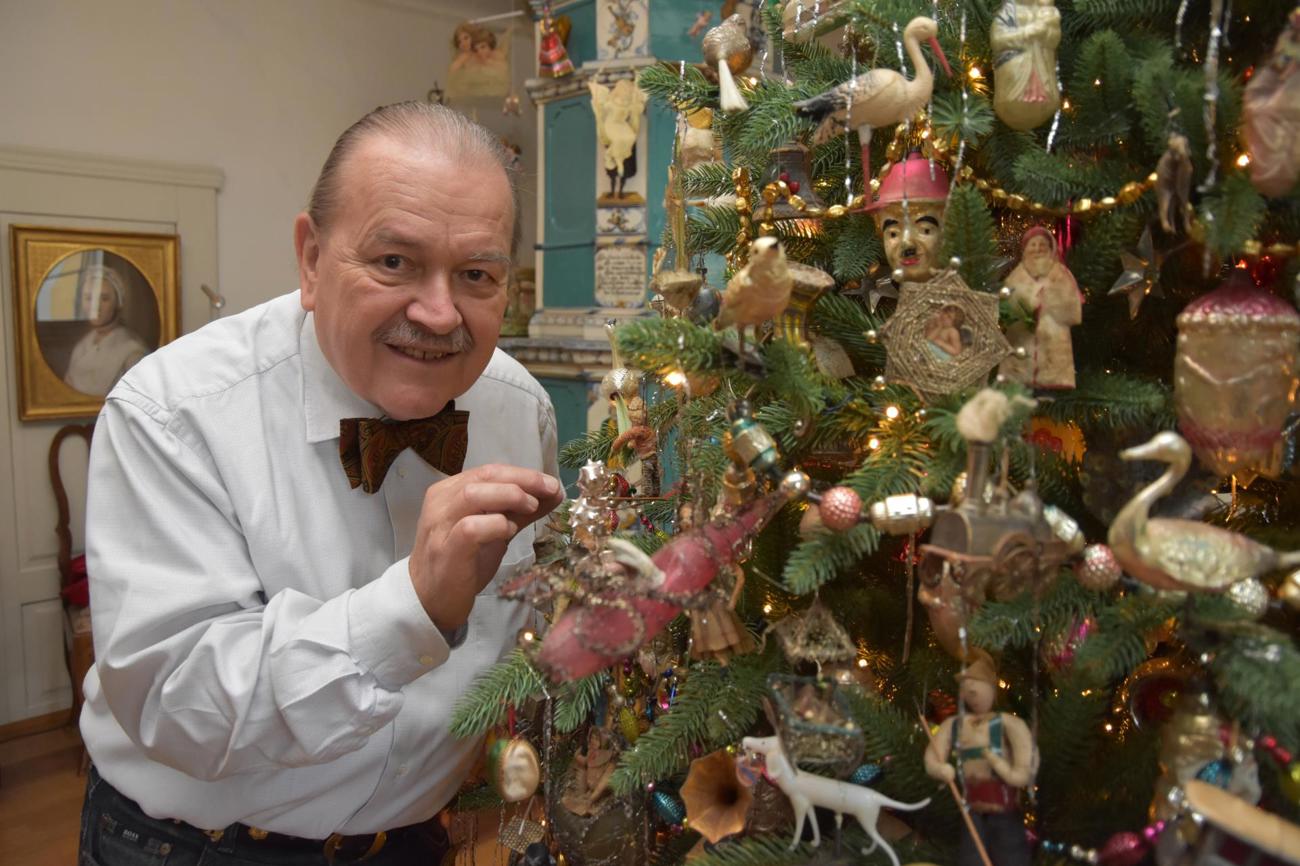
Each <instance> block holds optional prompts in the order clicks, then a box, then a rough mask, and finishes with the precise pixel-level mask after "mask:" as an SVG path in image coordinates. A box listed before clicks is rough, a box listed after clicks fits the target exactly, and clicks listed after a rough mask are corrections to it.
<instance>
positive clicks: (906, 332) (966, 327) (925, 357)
mask: <svg viewBox="0 0 1300 866" xmlns="http://www.w3.org/2000/svg"><path fill="white" fill-rule="evenodd" d="M901 296H902V297H901V299H900V300H899V302H898V309H897V310H895V311H894V315H892V316H890V318H889V321H887V322H885V324H884V325H883V326H882V327H881V329H880V340H881V342H882V343H883V344H884V346H885V378H886V379H887V380H888V381H890V382H897V383H900V384H903V385H908V386H910V387H911V388H912V390H914V391H916V393H917V394H918V395H919V396H920V397H921V399H922V400H924V401H926V402H930V401H933V400H935V399H936V398H938V397H942V396H944V395H946V394H952V393H955V392H957V391H961V390H964V389H966V388H970V387H973V386H975V385H979V384H982V383H983V382H984V381H985V380H986V379H987V378H988V375H989V372H990V371H992V370H993V368H994V367H996V366H997V365H998V364H999V363H1000V362H1001V361H1002V360H1003V359H1004V358H1006V357H1007V356H1008V355H1010V354H1011V345H1010V344H1009V343H1008V342H1007V338H1006V337H1005V336H1003V334H1002V330H1001V329H1000V328H999V327H998V298H997V296H996V295H991V294H988V293H986V292H976V291H974V290H972V289H971V288H970V286H968V285H966V282H965V281H964V280H962V278H961V277H960V276H959V275H958V274H957V272H956V271H955V270H951V269H950V270H947V271H944V272H943V273H942V274H940V275H938V276H937V277H935V278H934V279H932V280H929V281H928V282H924V283H910V282H909V283H904V284H903V288H902V292H901Z"/></svg>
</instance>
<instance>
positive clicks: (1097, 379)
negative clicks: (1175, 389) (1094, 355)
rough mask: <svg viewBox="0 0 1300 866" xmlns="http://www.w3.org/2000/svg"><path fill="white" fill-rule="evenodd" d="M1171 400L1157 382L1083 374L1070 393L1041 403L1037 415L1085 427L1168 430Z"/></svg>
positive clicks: (1116, 374) (1170, 422)
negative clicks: (1165, 428)
mask: <svg viewBox="0 0 1300 866" xmlns="http://www.w3.org/2000/svg"><path fill="white" fill-rule="evenodd" d="M1172 398H1173V395H1172V394H1170V392H1169V391H1168V389H1167V388H1166V387H1165V386H1164V385H1163V384H1162V383H1159V382H1153V381H1150V380H1145V379H1138V378H1135V377H1133V376H1127V375H1124V374H1122V373H1085V374H1083V375H1081V376H1080V377H1079V381H1078V387H1076V388H1075V389H1074V390H1073V391H1061V392H1059V393H1057V394H1056V395H1054V396H1053V398H1052V399H1051V400H1050V401H1044V402H1043V403H1041V404H1040V405H1039V407H1038V414H1040V415H1043V416H1045V417H1047V418H1051V419H1052V420H1054V421H1060V422H1066V421H1073V422H1075V423H1077V424H1079V425H1081V426H1083V427H1084V428H1088V427H1103V428H1109V429H1112V430H1122V429H1124V428H1127V427H1139V426H1152V427H1171V426H1173V424H1174V420H1175V419H1174V413H1173V403H1172Z"/></svg>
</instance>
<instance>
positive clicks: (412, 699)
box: [81, 292, 558, 839]
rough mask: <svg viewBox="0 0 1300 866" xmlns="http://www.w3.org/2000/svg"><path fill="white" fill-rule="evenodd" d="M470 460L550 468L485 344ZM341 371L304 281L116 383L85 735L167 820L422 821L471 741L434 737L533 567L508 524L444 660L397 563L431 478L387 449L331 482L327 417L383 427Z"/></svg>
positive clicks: (515, 389) (541, 421)
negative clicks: (380, 465)
mask: <svg viewBox="0 0 1300 866" xmlns="http://www.w3.org/2000/svg"><path fill="white" fill-rule="evenodd" d="M456 408H457V409H467V410H469V412H470V421H469V449H468V453H467V455H466V459H465V466H466V468H468V467H472V466H476V465H480V464H484V463H509V464H514V465H517V466H525V467H530V468H534V469H540V470H543V471H545V472H548V473H550V474H552V475H557V474H558V472H557V466H556V457H555V453H556V452H555V450H556V432H555V416H554V410H553V409H552V407H551V403H550V400H549V399H548V398H547V396H546V393H545V391H543V390H542V388H541V386H540V385H538V383H537V382H536V380H534V379H533V378H532V376H530V375H529V374H528V372H527V371H525V370H524V368H523V367H522V366H520V365H519V364H518V363H517V362H515V361H514V360H512V359H511V358H509V357H508V356H506V355H505V354H504V353H502V352H501V351H499V350H498V351H497V352H496V353H495V354H494V356H493V358H492V361H491V363H490V364H489V365H488V368H487V370H486V371H485V372H484V374H483V375H482V376H481V377H480V378H479V380H478V381H477V382H476V383H475V384H474V386H473V387H472V388H470V390H469V391H468V392H466V393H465V394H463V395H462V396H460V397H458V398H456ZM381 414H382V413H381V412H380V411H379V410H378V409H377V408H376V407H374V406H372V405H370V404H368V403H367V402H365V401H363V400H361V399H360V398H359V397H357V396H356V395H354V394H353V393H352V392H351V391H349V390H348V388H347V387H346V386H345V385H344V384H343V382H342V380H340V379H339V378H338V376H337V375H336V374H335V373H334V371H333V369H332V368H331V367H330V365H329V363H328V362H327V361H326V360H325V357H324V356H323V355H322V354H321V351H320V347H319V345H318V344H317V342H316V332H315V327H314V324H313V319H312V316H311V315H309V314H307V313H305V312H304V311H303V310H302V307H301V305H300V303H299V298H298V294H297V293H296V292H295V293H293V294H291V295H285V296H283V297H280V298H277V299H275V300H273V301H270V302H269V303H266V304H262V305H261V306H258V307H255V308H254V309H251V310H249V311H247V312H245V313H242V314H240V315H238V316H234V317H231V318H228V319H222V320H219V321H217V322H215V323H212V324H210V325H208V326H206V327H204V328H202V329H201V330H199V331H196V332H195V333H193V334H191V335H189V336H187V337H184V338H182V339H181V340H178V341H176V342H174V343H172V344H170V345H168V346H164V347H163V348H161V349H159V350H158V351H156V352H154V353H152V354H151V355H149V356H147V357H146V358H145V359H144V360H143V361H142V362H140V363H139V364H137V365H136V366H135V367H134V368H132V370H131V371H130V372H129V373H128V374H127V375H126V376H124V377H123V379H122V380H121V382H120V383H119V384H118V386H117V387H116V388H115V389H114V391H113V392H112V393H111V394H110V395H109V398H108V400H107V401H106V402H105V405H104V409H103V411H102V413H101V414H100V417H99V422H98V424H97V426H96V428H95V437H94V447H93V449H92V454H91V461H90V480H89V493H88V500H89V501H88V505H87V513H86V522H87V538H86V547H87V557H88V565H89V572H90V587H91V591H90V594H91V606H92V611H93V625H94V634H95V656H96V660H95V667H94V668H93V669H92V670H91V671H90V674H89V676H88V677H87V678H86V682H85V695H86V703H85V709H84V711H83V712H82V716H81V732H82V736H83V737H84V739H85V742H86V747H87V749H88V750H89V752H90V756H91V758H92V759H93V760H94V762H95V765H96V766H97V767H98V769H99V771H100V772H101V774H102V775H103V777H104V778H105V779H107V780H108V781H109V782H110V783H111V784H112V785H113V786H114V787H116V788H117V789H118V790H120V791H122V792H123V793H124V794H126V795H127V796H128V797H131V798H132V799H134V800H135V801H136V802H138V803H139V804H140V805H141V807H142V808H143V809H144V811H145V812H147V813H149V814H150V815H153V816H155V817H160V818H178V819H180V820H183V821H186V822H188V823H190V824H193V825H195V826H198V827H202V828H205V829H218V828H223V827H226V826H227V825H229V824H231V823H233V822H235V821H242V822H244V823H246V824H250V825H252V826H255V827H260V828H263V829H266V830H274V831H278V832H281V833H288V834H292V835H295V836H303V837H307V838H313V839H322V838H325V837H327V836H328V835H329V834H330V833H332V832H340V833H345V834H350V833H368V832H374V831H378V830H384V829H390V828H394V827H400V826H404V825H406V824H412V823H415V822H418V821H422V820H424V819H426V818H429V817H430V816H432V815H433V814H434V813H435V812H436V811H437V810H438V809H440V808H441V807H442V806H443V805H444V804H445V803H446V802H447V801H448V800H450V799H451V797H452V796H453V795H454V794H455V792H456V790H457V788H458V787H459V785H460V783H461V781H462V779H463V778H464V776H465V774H466V772H467V771H468V770H469V767H470V765H471V764H472V763H473V761H474V758H475V756H476V754H477V752H478V751H479V749H480V743H479V741H478V740H474V739H470V740H457V739H456V738H455V737H453V736H452V735H451V734H450V733H449V731H448V730H447V727H448V722H449V718H450V715H451V709H452V706H453V704H454V703H455V702H456V700H457V698H459V697H460V696H461V695H462V694H464V693H465V691H466V689H467V687H468V686H469V685H470V682H471V681H472V680H473V679H474V677H475V676H476V675H477V674H478V673H480V672H481V671H483V670H484V669H485V668H487V667H488V666H489V665H491V664H493V663H494V662H496V661H497V660H498V659H499V658H500V657H501V656H502V655H503V654H504V652H505V651H507V650H508V649H509V648H510V647H511V646H513V645H514V642H515V635H516V633H517V631H518V630H519V629H520V628H522V627H523V626H524V625H525V624H526V622H527V619H528V616H529V612H528V609H527V608H526V607H525V606H524V605H522V604H520V603H518V602H510V601H506V600H504V599H501V598H498V597H497V596H496V588H497V586H498V585H499V584H500V583H501V582H502V581H503V580H505V579H506V578H507V577H508V576H510V575H511V574H513V573H514V572H515V571H516V570H518V569H520V568H523V567H526V566H527V565H529V564H530V563H531V561H532V539H533V532H532V529H531V528H528V529H525V530H524V531H523V532H521V533H520V534H519V535H518V536H517V537H516V538H515V539H514V541H512V542H511V544H510V546H509V549H508V551H507V553H506V555H505V558H504V560H503V561H502V565H501V569H500V570H499V571H498V572H497V575H496V578H495V579H494V580H493V582H492V584H491V585H489V586H488V587H487V588H486V589H485V590H484V591H483V592H482V593H481V594H480V595H479V597H478V599H477V601H476V602H475V604H474V610H473V613H472V614H471V616H470V620H469V630H468V635H467V637H466V638H465V641H464V643H463V644H461V645H460V646H459V647H457V648H456V649H450V650H449V648H448V646H447V642H446V640H445V639H444V638H443V637H442V635H441V634H440V633H439V631H438V629H437V628H436V627H435V626H434V625H433V623H432V622H431V621H430V619H429V617H428V615H427V614H426V613H425V611H424V609H423V607H422V606H421V604H420V601H419V599H418V598H417V596H416V594H415V590H414V588H413V587H412V585H411V580H410V576H409V572H408V569H407V560H406V558H405V557H406V556H408V555H409V553H410V550H411V545H412V542H413V538H414V534H415V524H416V519H417V517H418V516H419V511H420V504H421V501H422V498H423V496H424V492H425V490H426V488H427V487H428V486H429V485H430V484H432V483H434V482H435V481H438V480H439V479H441V478H444V477H446V476H444V475H443V474H442V473H440V472H437V471H435V470H433V469H432V468H431V467H429V466H428V465H427V464H426V463H425V462H424V461H423V460H421V459H420V458H419V457H418V456H417V455H415V454H414V453H412V452H411V451H409V450H408V451H404V452H402V454H401V455H400V456H399V457H398V458H397V460H396V462H395V463H394V464H393V466H392V468H391V469H390V470H389V472H388V475H387V477H386V479H385V480H384V483H383V487H382V488H381V489H380V490H379V492H377V493H375V494H374V495H369V494H366V493H364V492H362V491H361V489H360V488H358V489H355V490H353V489H351V488H349V487H348V482H347V478H346V476H345V474H344V472H343V469H342V466H341V465H340V463H339V454H338V450H339V443H338V439H339V420H340V419H341V418H347V417H358V416H364V417H378V416H380V415H381Z"/></svg>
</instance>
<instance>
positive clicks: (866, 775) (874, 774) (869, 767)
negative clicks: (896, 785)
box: [849, 764, 885, 785]
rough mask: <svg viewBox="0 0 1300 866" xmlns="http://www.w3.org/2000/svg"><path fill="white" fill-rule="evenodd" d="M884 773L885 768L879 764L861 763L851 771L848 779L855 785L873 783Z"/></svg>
mask: <svg viewBox="0 0 1300 866" xmlns="http://www.w3.org/2000/svg"><path fill="white" fill-rule="evenodd" d="M883 775H885V769H884V768H883V767H881V766H880V765H879V764H863V765H862V766H861V767H858V768H857V769H856V770H854V771H853V775H851V776H849V781H850V782H852V783H853V784H855V785H874V784H875V783H876V782H879V781H880V777H881V776H883Z"/></svg>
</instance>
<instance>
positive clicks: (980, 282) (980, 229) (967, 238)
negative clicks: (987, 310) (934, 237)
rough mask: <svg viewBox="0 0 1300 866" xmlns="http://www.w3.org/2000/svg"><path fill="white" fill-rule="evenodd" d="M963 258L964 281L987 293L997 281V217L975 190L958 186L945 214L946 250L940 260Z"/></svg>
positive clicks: (944, 236)
mask: <svg viewBox="0 0 1300 866" xmlns="http://www.w3.org/2000/svg"><path fill="white" fill-rule="evenodd" d="M953 256H957V257H958V258H960V259H961V267H960V268H959V270H960V272H961V276H962V279H964V280H965V281H966V283H967V285H969V286H970V287H971V288H972V289H976V290H977V291H987V290H989V289H991V288H993V287H994V283H995V281H996V280H997V274H996V273H995V269H996V268H995V264H996V262H997V258H998V245H997V240H996V235H995V230H994V227H993V214H992V213H990V211H989V208H988V205H987V204H985V202H984V196H982V195H981V194H980V192H979V190H977V189H976V188H975V187H973V186H970V185H962V186H958V187H957V188H956V189H954V190H953V191H952V195H951V196H949V198H948V207H947V209H946V210H945V211H944V232H943V250H942V252H941V253H940V261H944V262H946V261H948V260H949V259H950V258H952V257H953Z"/></svg>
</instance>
